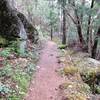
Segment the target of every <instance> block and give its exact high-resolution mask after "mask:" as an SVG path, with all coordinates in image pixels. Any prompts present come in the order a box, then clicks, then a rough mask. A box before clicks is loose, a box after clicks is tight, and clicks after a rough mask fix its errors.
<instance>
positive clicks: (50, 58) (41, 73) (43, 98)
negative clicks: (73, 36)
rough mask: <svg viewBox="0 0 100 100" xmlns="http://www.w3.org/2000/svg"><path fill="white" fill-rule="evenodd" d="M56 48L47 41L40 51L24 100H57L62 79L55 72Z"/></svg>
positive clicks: (57, 66)
mask: <svg viewBox="0 0 100 100" xmlns="http://www.w3.org/2000/svg"><path fill="white" fill-rule="evenodd" d="M57 52H58V51H57V46H56V44H55V43H54V42H51V41H48V42H47V43H46V44H45V47H44V49H43V50H42V53H41V56H40V60H39V63H38V67H40V68H39V69H38V71H37V73H36V78H35V79H34V78H33V80H32V82H31V85H30V89H29V91H28V93H27V95H26V97H25V100H57V95H58V87H59V85H60V84H62V83H63V81H64V80H63V78H61V76H60V75H58V74H57V72H56V71H55V70H56V69H58V68H59V67H60V65H59V64H58V63H57V60H58V59H57V56H58V54H57Z"/></svg>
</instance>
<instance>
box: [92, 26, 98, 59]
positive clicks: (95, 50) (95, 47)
mask: <svg viewBox="0 0 100 100" xmlns="http://www.w3.org/2000/svg"><path fill="white" fill-rule="evenodd" d="M96 35H97V36H96V38H95V40H94V45H93V48H92V54H91V55H92V58H94V59H95V58H96V52H97V46H98V38H99V36H100V27H99V29H98V32H97V34H96Z"/></svg>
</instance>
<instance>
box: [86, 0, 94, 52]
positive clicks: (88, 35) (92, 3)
mask: <svg viewBox="0 0 100 100" xmlns="http://www.w3.org/2000/svg"><path fill="white" fill-rule="evenodd" d="M94 2H95V0H92V2H91V9H92V8H93V7H94ZM90 24H91V14H90V15H89V18H88V28H87V43H88V44H89V41H91V38H89V37H90V35H91V34H90ZM91 42H92V41H91ZM89 48H90V47H89V45H88V49H89ZM88 51H90V50H88Z"/></svg>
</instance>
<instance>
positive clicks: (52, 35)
mask: <svg viewBox="0 0 100 100" xmlns="http://www.w3.org/2000/svg"><path fill="white" fill-rule="evenodd" d="M52 38H53V28H52V26H51V40H52Z"/></svg>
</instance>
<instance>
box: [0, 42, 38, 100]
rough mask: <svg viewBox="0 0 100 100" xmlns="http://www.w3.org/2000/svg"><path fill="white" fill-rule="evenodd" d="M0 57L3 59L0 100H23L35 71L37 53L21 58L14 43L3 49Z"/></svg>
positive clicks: (0, 75)
mask: <svg viewBox="0 0 100 100" xmlns="http://www.w3.org/2000/svg"><path fill="white" fill-rule="evenodd" d="M12 55H13V56H14V58H13V56H12ZM0 57H4V58H5V59H4V61H3V66H2V67H1V68H0V100H23V97H24V96H25V94H26V92H27V89H28V87H29V83H30V80H31V78H32V76H33V74H34V73H35V71H36V63H37V61H38V54H37V52H36V51H34V52H33V50H32V51H28V52H26V56H25V57H24V58H23V57H22V56H20V54H19V48H18V46H17V43H16V42H14V43H13V44H11V45H9V47H6V48H3V50H2V51H1V52H0ZM9 58H10V59H9Z"/></svg>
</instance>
